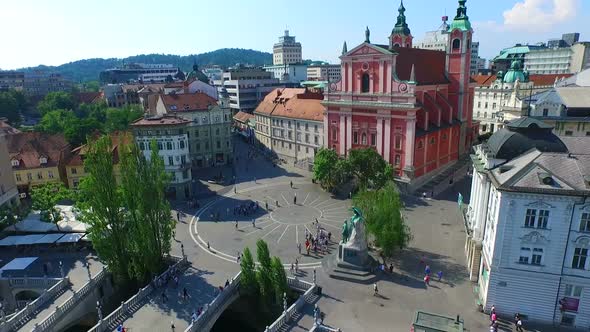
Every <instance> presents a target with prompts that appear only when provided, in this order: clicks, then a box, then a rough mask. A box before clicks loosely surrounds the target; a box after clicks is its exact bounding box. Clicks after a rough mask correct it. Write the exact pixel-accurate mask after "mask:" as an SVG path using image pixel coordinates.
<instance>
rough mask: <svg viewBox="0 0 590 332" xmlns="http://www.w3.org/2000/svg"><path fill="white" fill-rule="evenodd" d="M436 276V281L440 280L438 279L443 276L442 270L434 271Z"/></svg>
mask: <svg viewBox="0 0 590 332" xmlns="http://www.w3.org/2000/svg"><path fill="white" fill-rule="evenodd" d="M436 276H437V277H438V281H439V282H440V281H441V279H442V277H443V272H442V271H438V272H437V273H436Z"/></svg>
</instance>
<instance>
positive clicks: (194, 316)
mask: <svg viewBox="0 0 590 332" xmlns="http://www.w3.org/2000/svg"><path fill="white" fill-rule="evenodd" d="M197 318H198V316H197V313H196V312H194V311H193V314H192V315H191V320H192V322H193V323H194V322H195V321H196V320H197Z"/></svg>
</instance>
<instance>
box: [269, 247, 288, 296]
mask: <svg viewBox="0 0 590 332" xmlns="http://www.w3.org/2000/svg"><path fill="white" fill-rule="evenodd" d="M270 265H271V273H272V283H273V286H274V293H275V303H277V304H282V301H283V294H285V293H288V291H289V285H288V284H287V274H286V273H285V268H284V267H283V263H282V262H281V259H280V258H278V257H276V256H275V257H273V258H272V261H271V263H270Z"/></svg>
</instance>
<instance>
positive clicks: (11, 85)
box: [0, 70, 25, 91]
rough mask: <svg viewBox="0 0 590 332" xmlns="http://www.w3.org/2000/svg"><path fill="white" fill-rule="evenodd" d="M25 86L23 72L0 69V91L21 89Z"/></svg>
mask: <svg viewBox="0 0 590 332" xmlns="http://www.w3.org/2000/svg"><path fill="white" fill-rule="evenodd" d="M24 86H25V73H24V72H22V71H11V70H8V71H4V70H0V91H2V90H10V89H14V90H18V91H22V90H23V89H24Z"/></svg>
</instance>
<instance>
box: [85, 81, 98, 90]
mask: <svg viewBox="0 0 590 332" xmlns="http://www.w3.org/2000/svg"><path fill="white" fill-rule="evenodd" d="M83 88H84V91H88V92H98V91H100V83H99V82H98V81H89V82H86V83H84V85H83Z"/></svg>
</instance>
